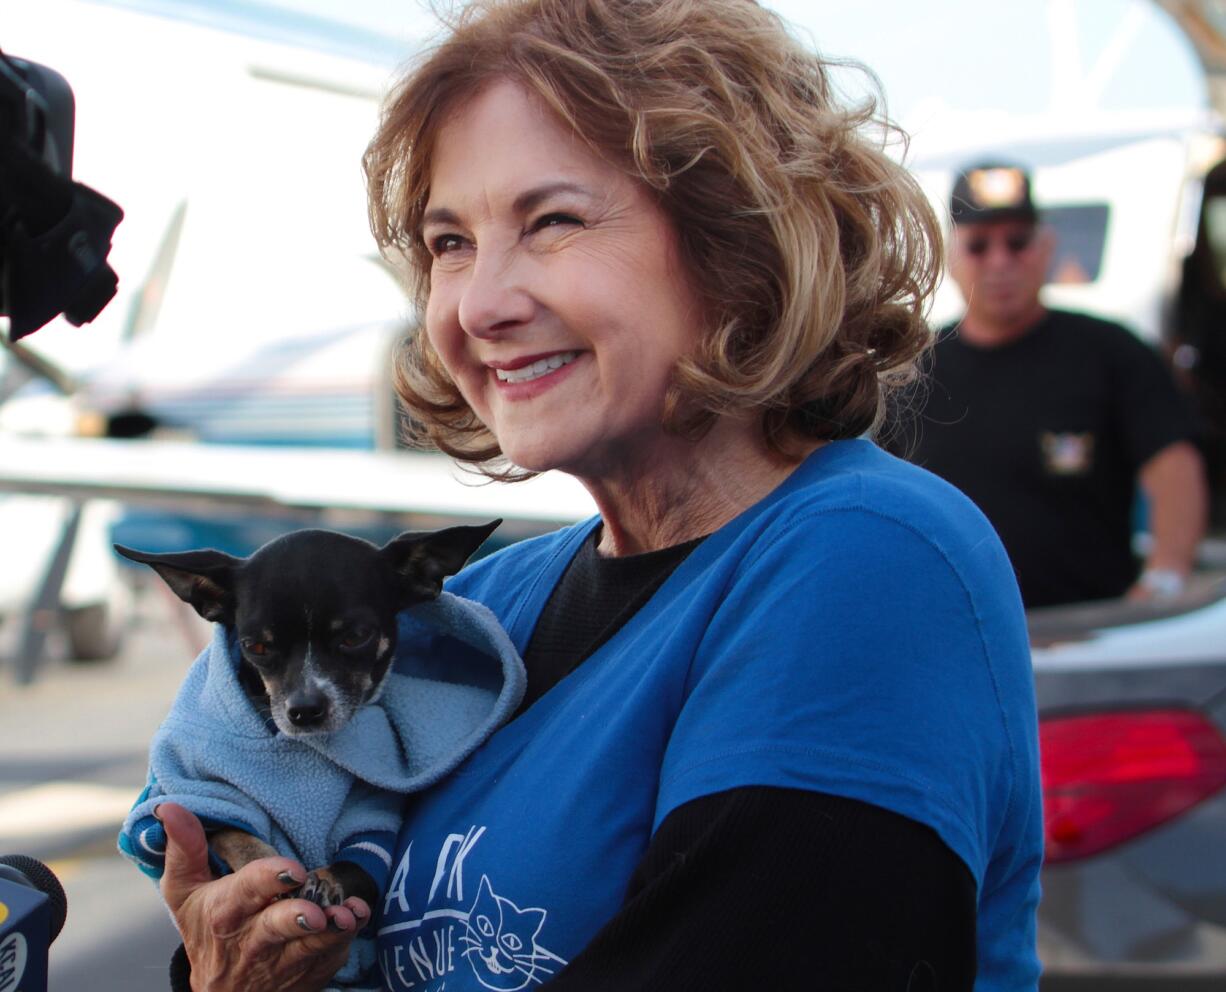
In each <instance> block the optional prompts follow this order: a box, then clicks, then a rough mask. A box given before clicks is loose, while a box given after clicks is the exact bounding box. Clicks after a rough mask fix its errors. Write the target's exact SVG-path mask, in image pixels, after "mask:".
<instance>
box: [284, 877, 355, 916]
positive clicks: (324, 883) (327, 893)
mask: <svg viewBox="0 0 1226 992" xmlns="http://www.w3.org/2000/svg"><path fill="white" fill-rule="evenodd" d="M293 895H294V897H295V898H297V899H309V900H311V902H313V903H315V905H317V906H321V907H322V908H324V909H327V908H328V907H329V906H339V905H340V904H341V903H343V902H344V901H345V887H344V886H343V885H342V884H341V883H340V882H339V881H338V880H337V879H336V877H335V876H334V875H333V874H332V872H331V871H329V870H328V869H327V868H316V869H315V870H314V871H313V872H310V873H309V874H308V875H307V877H306V881H305V882H303V883H302V886H301V887H300V888H299V889H298V891H297V892H295V893H293Z"/></svg>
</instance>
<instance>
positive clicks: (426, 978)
mask: <svg viewBox="0 0 1226 992" xmlns="http://www.w3.org/2000/svg"><path fill="white" fill-rule="evenodd" d="M484 833H485V827H473V828H471V829H470V830H469V831H468V832H467V833H466V834H452V835H450V836H449V837H447V839H446V840H445V841H444V843H443V845H442V850H441V851H440V852H439V855H438V858H437V860H436V862H435V865H434V870H433V884H432V885H431V887H430V890H431V891H430V899H431V903H432V905H431V908H430V909H429V910H428V911H427V912H425V913H424V914H422V915H420V916H416V918H411V919H406V920H401V921H399V922H395V923H391V924H389V925H387V926H384V927H382V928H381V929H380V931H379V935H380V936H381V937H382V936H386V935H390V934H393V933H394V934H398V935H400V938H399V939H398V940H397V941H396V942H395V945H394V946H392V947H391V948H390V949H385V950H384V951H383V952H382V954H381V955H380V962H379V963H380V966H381V968H382V970H383V975H384V978H385V979H386V981H387V986H388V988H390V989H395V990H397V992H409V990H412V992H418V990H420V992H444V990H445V989H447V988H449V987H451V986H453V985H455V984H456V983H455V982H452V979H453V978H455V979H459V982H458V984H459V985H460V986H461V987H471V986H467V985H465V983H464V981H463V980H462V979H461V977H460V975H459V974H458V970H463V968H464V962H467V963H468V968H469V969H470V970H471V973H472V977H473V978H474V979H475V980H476V982H477V985H478V986H480V987H481V988H482V989H489V990H491V992H520V990H523V989H531V988H535V987H536V986H537V985H540V984H541V983H543V982H545V981H546V980H547V979H549V978H551V977H553V975H554V974H555V973H556V972H557V971H558V969H559V968H561V967H562V966H563V965H565V964H566V961H565V959H563V958H561V957H559V956H558V955H556V954H554V953H553V952H551V951H549V950H548V949H546V948H545V947H544V946H543V945H542V944H541V942H540V938H541V933H542V931H543V930H544V929H545V923H546V921H547V919H548V915H549V914H548V913H547V912H546V911H545V910H544V909H541V908H539V907H521V906H519V905H518V904H516V903H515V902H514V901H512V900H511V899H508V898H507V897H506V896H504V895H501V894H499V893H498V892H496V891H495V890H494V886H493V884H492V883H491V882H490V879H489V876H488V875H485V874H482V875H481V881H480V883H479V884H478V885H477V891H476V893H473V892H472V889H471V887H469V888H468V892H467V894H466V893H465V888H466V887H465V884H464V862H465V860H466V859H467V857H468V856H469V855H470V854H471V853H472V851H473V849H474V848H475V847H476V846H477V844H478V842H479V841H480V839H481V837H482V835H483V834H484ZM411 864H412V844H410V845H409V847H408V849H406V851H405V853H404V856H403V858H402V859H401V862H400V865H399V866H398V867H397V869H396V871H395V873H394V875H393V878H392V882H391V885H390V886H389V890H388V893H387V898H386V905H385V907H384V912H385V914H387V913H388V912H389V911H391V910H393V909H394V908H397V907H398V908H399V909H400V910H401V911H402V912H404V911H407V910H408V908H409V903H408V899H407V895H406V890H405V886H406V883H407V881H408V875H409V873H410V871H411ZM436 895H437V896H441V898H440V899H439V900H437V901H435V896H436ZM410 915H413V914H410Z"/></svg>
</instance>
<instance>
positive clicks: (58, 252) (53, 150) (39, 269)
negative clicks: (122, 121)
mask: <svg viewBox="0 0 1226 992" xmlns="http://www.w3.org/2000/svg"><path fill="white" fill-rule="evenodd" d="M73 115H74V103H73V97H72V89H71V87H70V86H69V85H68V82H67V81H66V80H65V79H64V77H63V76H61V75H60V74H59V73H58V72H56V71H55V70H53V69H48V68H47V67H46V66H42V65H39V64H37V63H35V62H29V61H26V60H25V59H17V58H13V57H11V56H8V55H5V54H4V53H3V52H0V315H7V316H8V317H9V338H10V339H11V340H12V341H16V340H17V339H18V338H22V337H24V336H25V335H27V334H32V333H33V332H34V331H36V330H38V329H39V328H40V327H42V326H43V325H44V324H46V323H47V322H48V321H49V320H51V319H52V318H54V317H56V316H57V315H59V314H60V313H63V315H64V316H65V317H66V318H67V319H68V320H69V321H70V322H71V323H73V324H75V325H78V326H79V325H81V324H84V323H86V322H87V321H90V320H93V319H94V318H95V317H96V316H98V314H99V312H100V311H101V310H102V308H103V307H104V306H106V305H107V303H109V302H110V300H111V298H112V297H113V296H114V295H115V287H116V285H117V284H118V279H117V278H116V276H115V273H114V271H113V270H112V269H111V267H110V266H109V265H108V264H107V261H106V257H107V254H108V253H109V252H110V250H111V235H112V234H113V233H114V231H115V227H116V225H117V224H118V223H119V222H120V221H121V220H122V219H123V211H122V210H121V209H120V208H119V207H118V206H117V205H116V204H114V203H112V202H111V201H110V200H108V199H107V198H106V197H105V196H102V195H101V194H100V193H97V192H95V191H94V190H92V189H90V188H89V187H88V186H83V185H82V184H81V183H78V182H74V181H73V179H72V134H73Z"/></svg>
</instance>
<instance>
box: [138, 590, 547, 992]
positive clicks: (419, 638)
mask: <svg viewBox="0 0 1226 992" xmlns="http://www.w3.org/2000/svg"><path fill="white" fill-rule="evenodd" d="M398 622H399V636H398V641H397V646H396V657H395V660H394V662H393V665H392V670H391V672H390V673H389V674H388V676H387V682H386V684H385V686H384V690H383V692H382V694H381V695H380V697H379V699H378V700H377V701H376V702H375V703H372V704H370V705H368V706H364V707H362V708H361V709H360V710H358V712H357V713H356V714H355V715H354V718H353V719H352V720H351V721H350V723H349V724H348V725H347V726H346V727H344V728H343V729H342V730H340V731H338V732H336V733H334V734H328V735H320V736H311V737H301V738H292V737H287V736H285V735H284V734H281V733H279V732H278V731H277V730H276V728H275V727H273V726H272V724H271V723H270V722H269V721H268V720H267V719H266V717H265V716H263V715H262V714H260V713H259V712H258V711H257V710H256V708H255V707H254V706H253V705H252V702H251V700H250V699H249V698H248V697H247V695H246V693H245V692H244V691H243V689H242V686H241V685H240V683H239V681H238V667H239V664H240V654H239V650H238V645H237V642H236V641H235V638H234V632H233V631H232V630H230V629H227V628H224V627H222V626H221V625H218V626H217V628H216V629H215V631H214V636H213V641H212V643H211V644H210V646H209V647H208V648H207V649H206V650H205V651H204V652H203V653H202V654H201V655H200V657H199V658H197V659H196V661H195V663H194V664H193V665H192V667H191V668H190V669H189V671H188V673H187V677H186V679H185V680H184V683H183V686H182V688H181V689H180V690H179V695H178V697H177V698H176V699H175V702H174V705H173V706H172V708H171V711H170V714H169V715H168V716H167V718H166V720H165V721H164V722H163V724H162V725H161V727H160V728H159V729H158V731H157V733H156V734H155V735H154V738H153V742H152V745H151V747H150V761H149V782H148V785H147V786H146V788H145V790H144V792H143V793H142V794H141V795H140V797H139V798H138V799H137V802H136V805H135V806H133V808H132V810H131V812H130V813H129V814H128V817H127V819H126V820H125V821H124V824H123V827H122V829H121V831H120V834H119V849H120V850H121V851H122V852H123V854H124V855H126V856H127V857H128V858H130V859H131V860H132V861H134V862H135V863H136V865H137V866H138V867H139V868H140V869H141V870H142V871H144V872H145V873H146V874H147V875H150V876H151V877H153V878H160V877H161V874H162V869H163V864H164V854H163V852H164V851H165V847H166V835H165V832H164V830H163V829H162V825H161V824H160V823H159V822H158V821H157V820H156V819H155V818H154V816H153V809H154V807H155V806H157V805H159V804H160V803H163V802H167V801H173V802H176V803H180V804H182V805H183V806H185V807H187V808H188V809H190V810H192V812H194V813H195V814H196V815H197V816H199V817H200V818H201V819H202V820H203V821H204V822H205V824H206V826H212V827H220V826H233V827H238V828H240V829H242V830H245V831H247V832H248V833H250V834H253V835H254V836H256V837H259V838H260V839H262V840H264V841H266V842H268V843H269V844H271V845H272V846H273V847H275V848H276V849H277V850H278V851H279V852H281V853H282V854H285V855H287V856H289V857H293V858H296V859H297V860H298V861H300V862H302V864H303V865H305V866H306V867H307V868H308V869H311V868H318V867H322V866H324V865H327V864H330V863H331V862H332V861H335V860H339V859H340V856H343V858H344V859H345V860H348V861H354V862H356V863H358V864H359V865H361V866H362V867H363V868H365V869H366V871H367V872H368V873H369V874H370V875H371V877H372V878H374V879H375V882H376V884H377V885H379V887H380V889H382V888H383V886H384V884H385V883H386V879H387V875H388V873H389V871H390V868H391V852H392V850H393V849H394V841H395V837H396V834H397V832H398V831H399V827H400V818H401V807H402V804H403V800H404V796H405V795H406V794H407V793H410V792H414V791H417V790H419V789H423V788H426V787H427V786H429V785H431V784H433V783H434V782H436V781H438V779H440V778H441V777H443V776H444V775H446V774H447V773H448V772H450V771H451V770H452V769H454V768H455V767H456V766H457V765H459V764H460V762H462V761H463V760H464V759H465V758H466V757H468V755H469V754H471V753H472V752H473V751H474V750H475V749H476V748H477V747H478V746H479V745H480V744H481V743H482V742H483V741H484V740H485V739H486V738H487V737H489V736H490V734H492V733H493V732H494V731H495V730H496V729H497V728H498V727H499V726H500V725H501V724H502V723H503V722H505V721H506V720H507V719H508V718H509V717H510V715H511V714H512V713H513V712H514V711H515V708H516V706H518V705H519V702H520V700H521V699H522V698H523V693H524V685H525V676H524V668H523V662H522V661H521V660H520V658H519V655H518V653H517V652H516V650H515V647H514V646H513V645H512V644H511V641H510V639H509V638H508V637H507V635H506V632H505V631H504V630H503V629H502V627H501V625H500V624H499V623H498V620H497V619H496V618H495V616H494V615H493V613H491V612H490V611H489V610H488V609H487V608H486V607H484V606H482V605H481V604H479V603H474V602H472V601H470V600H466V599H462V598H460V597H458V596H454V595H452V594H450V593H446V592H444V593H442V594H441V595H440V596H439V597H438V599H436V600H433V601H431V602H428V603H423V604H420V605H418V606H414V607H411V608H410V609H408V610H405V611H403V612H402V613H401V614H400V615H399V617H398ZM215 867H218V868H220V865H215ZM356 950H357V948H356V947H355V951H356ZM368 955H369V956H370V957H371V958H372V959H373V949H371V948H364V949H363V950H362V951H361V952H360V954H359V955H358V956H359V957H360V958H362V959H365V958H366V957H368ZM355 965H356V962H355V958H354V956H351V959H350V964H349V965H348V966H346V969H345V970H344V971H343V972H342V973H341V974H342V976H343V977H344V979H345V980H346V981H349V982H351V983H352V982H353V981H355V980H356V976H357V974H358V973H360V972H362V971H364V970H365V962H363V963H362V964H361V965H358V966H357V967H355ZM364 984H365V983H363V982H358V983H357V986H364ZM351 987H355V986H353V985H351Z"/></svg>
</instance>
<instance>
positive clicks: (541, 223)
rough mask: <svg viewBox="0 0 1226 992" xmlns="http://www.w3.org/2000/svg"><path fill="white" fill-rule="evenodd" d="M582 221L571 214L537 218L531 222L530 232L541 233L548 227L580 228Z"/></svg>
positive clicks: (555, 214)
mask: <svg viewBox="0 0 1226 992" xmlns="http://www.w3.org/2000/svg"><path fill="white" fill-rule="evenodd" d="M582 226H583V221H581V220H580V219H579V218H578V217H575V216H574V215H572V214H563V213H552V214H545V215H544V216H542V217H538V218H537V219H536V221H534V222H533V224H532V228H531V230H533V231H543V230H545V229H546V228H550V227H582Z"/></svg>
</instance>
